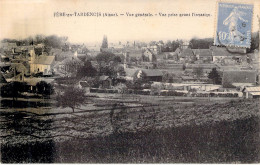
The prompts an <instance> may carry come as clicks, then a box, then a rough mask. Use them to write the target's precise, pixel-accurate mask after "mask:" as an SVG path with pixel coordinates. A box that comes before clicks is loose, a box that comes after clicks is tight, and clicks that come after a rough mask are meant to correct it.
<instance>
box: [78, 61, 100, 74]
mask: <svg viewBox="0 0 260 165" xmlns="http://www.w3.org/2000/svg"><path fill="white" fill-rule="evenodd" d="M96 74H97V70H96V69H95V68H94V67H93V66H92V64H91V61H89V60H87V61H86V62H84V65H83V66H82V67H80V68H79V69H78V71H77V77H79V78H82V77H86V76H87V77H94V76H96Z"/></svg>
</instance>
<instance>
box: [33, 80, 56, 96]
mask: <svg viewBox="0 0 260 165" xmlns="http://www.w3.org/2000/svg"><path fill="white" fill-rule="evenodd" d="M36 90H37V93H38V94H41V95H42V96H50V95H51V94H53V93H54V89H53V86H52V85H51V84H50V83H47V82H45V81H40V82H38V83H37V84H36Z"/></svg>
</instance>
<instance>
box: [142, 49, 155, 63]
mask: <svg viewBox="0 0 260 165" xmlns="http://www.w3.org/2000/svg"><path fill="white" fill-rule="evenodd" d="M144 58H145V59H143V60H144V61H149V62H154V61H156V57H155V54H154V53H153V52H152V51H151V50H150V49H146V50H145V51H144Z"/></svg>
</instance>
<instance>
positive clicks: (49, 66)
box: [30, 55, 55, 75]
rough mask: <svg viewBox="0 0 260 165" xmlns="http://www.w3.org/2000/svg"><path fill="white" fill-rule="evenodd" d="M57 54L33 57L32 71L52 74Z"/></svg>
mask: <svg viewBox="0 0 260 165" xmlns="http://www.w3.org/2000/svg"><path fill="white" fill-rule="evenodd" d="M54 61H55V56H46V55H41V56H39V57H35V58H33V57H32V60H31V61H30V73H31V74H32V73H34V74H35V73H40V72H42V73H43V75H52V74H53V66H54Z"/></svg>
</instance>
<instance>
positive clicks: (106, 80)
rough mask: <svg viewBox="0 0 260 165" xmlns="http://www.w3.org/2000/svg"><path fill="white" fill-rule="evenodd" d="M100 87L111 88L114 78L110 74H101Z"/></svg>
mask: <svg viewBox="0 0 260 165" xmlns="http://www.w3.org/2000/svg"><path fill="white" fill-rule="evenodd" d="M99 81H100V87H101V88H106V89H107V88H111V86H112V79H111V78H110V77H109V76H100V77H99Z"/></svg>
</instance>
